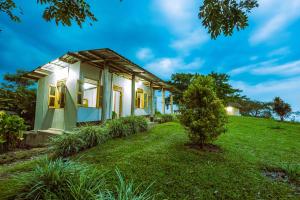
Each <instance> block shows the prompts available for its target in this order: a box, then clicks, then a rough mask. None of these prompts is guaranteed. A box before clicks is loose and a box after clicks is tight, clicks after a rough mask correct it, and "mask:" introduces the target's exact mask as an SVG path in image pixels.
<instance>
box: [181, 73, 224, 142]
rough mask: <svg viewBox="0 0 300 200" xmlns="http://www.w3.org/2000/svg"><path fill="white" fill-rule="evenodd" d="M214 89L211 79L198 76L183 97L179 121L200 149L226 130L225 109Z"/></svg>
mask: <svg viewBox="0 0 300 200" xmlns="http://www.w3.org/2000/svg"><path fill="white" fill-rule="evenodd" d="M214 89H215V88H214V84H213V79H212V78H211V77H206V76H199V77H196V78H195V79H194V80H193V81H192V83H191V84H190V86H189V87H188V89H187V90H186V91H185V92H184V95H183V105H182V108H181V113H182V115H181V117H180V121H181V123H182V124H183V125H184V126H186V127H187V129H188V130H189V138H190V140H191V141H192V143H194V144H197V145H200V146H201V147H203V144H205V143H207V142H210V141H212V140H213V139H215V138H217V137H218V136H219V135H220V134H221V133H223V132H225V130H226V129H225V124H226V122H227V116H226V112H225V108H224V106H223V104H222V102H221V101H220V100H219V99H218V98H217V96H216V93H215V91H214Z"/></svg>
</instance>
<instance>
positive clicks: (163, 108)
mask: <svg viewBox="0 0 300 200" xmlns="http://www.w3.org/2000/svg"><path fill="white" fill-rule="evenodd" d="M161 107H162V114H165V113H166V111H165V109H166V108H165V107H166V106H165V90H164V88H161Z"/></svg>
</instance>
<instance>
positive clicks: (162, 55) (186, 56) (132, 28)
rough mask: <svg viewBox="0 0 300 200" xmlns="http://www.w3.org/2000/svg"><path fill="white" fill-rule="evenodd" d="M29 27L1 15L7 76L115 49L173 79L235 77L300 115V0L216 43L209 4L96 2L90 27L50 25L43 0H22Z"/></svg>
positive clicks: (261, 12) (261, 13) (265, 12)
mask: <svg viewBox="0 0 300 200" xmlns="http://www.w3.org/2000/svg"><path fill="white" fill-rule="evenodd" d="M16 2H18V5H19V6H21V7H22V10H23V13H24V15H22V16H21V17H22V22H21V23H14V22H12V21H10V20H9V19H8V18H7V17H6V16H5V15H3V14H2V13H1V14H0V29H2V30H3V31H2V32H0V49H1V51H0V73H1V74H3V73H6V72H14V71H15V70H16V69H18V68H23V69H28V70H31V69H34V68H35V67H37V66H39V65H42V64H45V63H47V62H49V61H51V60H53V59H55V58H57V57H59V56H61V55H63V54H64V53H66V52H67V51H77V50H86V49H95V48H104V47H108V48H111V49H113V50H115V51H117V52H119V53H120V54H122V55H124V56H126V57H128V58H129V59H131V60H132V61H134V62H135V63H137V64H140V65H141V66H143V67H145V68H146V69H148V70H149V71H151V72H153V73H155V74H156V75H158V76H159V77H161V78H163V79H165V80H167V79H169V77H170V75H171V74H172V73H175V72H192V73H195V72H198V73H202V74H207V73H209V72H211V71H216V72H223V73H228V74H230V75H231V83H232V84H233V85H234V86H235V87H238V88H240V89H242V90H243V91H244V94H245V95H247V96H249V97H251V98H253V99H257V100H262V101H270V100H272V99H273V98H274V96H281V97H282V98H283V99H284V100H286V101H287V102H288V103H290V104H291V105H292V107H293V109H294V110H300V48H299V47H300V12H299V10H300V1H299V0H287V1H285V2H284V3H282V0H259V3H260V7H259V8H257V9H255V10H253V13H252V14H251V15H250V21H249V27H248V28H247V29H246V30H244V31H240V32H236V33H235V34H234V35H233V36H232V37H219V38H218V39H217V40H211V39H210V37H209V35H208V34H207V33H206V30H205V29H204V28H203V27H202V25H201V22H200V20H198V18H197V12H198V8H199V6H200V5H201V3H202V1H201V0H172V1H170V0H139V1H134V2H135V3H132V2H133V1H130V0H124V1H123V2H122V3H120V2H119V1H118V0H110V1H107V0H106V1H105V0H97V1H89V2H90V5H91V7H92V11H93V12H94V13H95V15H96V17H97V18H98V20H99V21H98V22H94V23H93V26H89V25H88V24H85V25H84V26H83V28H82V29H80V28H79V27H77V26H76V25H75V24H74V25H73V26H72V27H63V26H58V27H57V26H56V25H55V24H54V23H49V22H45V21H44V20H43V19H42V18H41V16H42V7H40V6H37V4H36V1H34V0H32V1H26V3H24V1H21V0H17V1H16Z"/></svg>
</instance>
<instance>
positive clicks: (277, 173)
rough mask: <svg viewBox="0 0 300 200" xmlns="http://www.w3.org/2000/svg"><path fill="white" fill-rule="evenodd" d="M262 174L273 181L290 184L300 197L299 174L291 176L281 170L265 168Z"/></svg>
mask: <svg viewBox="0 0 300 200" xmlns="http://www.w3.org/2000/svg"><path fill="white" fill-rule="evenodd" d="M262 174H263V175H264V176H265V177H268V178H270V179H271V180H273V181H279V182H285V183H288V184H290V185H291V186H292V188H293V189H294V190H295V192H296V194H297V195H300V178H299V177H298V174H297V175H296V174H289V173H288V172H287V171H285V170H284V169H281V168H265V169H263V171H262Z"/></svg>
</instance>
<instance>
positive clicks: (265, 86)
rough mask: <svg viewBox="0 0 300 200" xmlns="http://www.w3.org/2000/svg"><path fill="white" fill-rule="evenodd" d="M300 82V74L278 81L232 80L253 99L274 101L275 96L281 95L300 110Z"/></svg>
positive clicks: (235, 85)
mask: <svg viewBox="0 0 300 200" xmlns="http://www.w3.org/2000/svg"><path fill="white" fill-rule="evenodd" d="M299 82H300V76H298V77H294V78H288V79H282V80H276V81H266V82H261V83H257V84H253V85H250V84H247V83H246V82H243V81H231V84H232V85H233V86H234V87H236V88H239V89H241V90H243V93H244V94H246V95H247V96H249V97H250V98H252V99H255V100H260V101H272V100H273V98H274V97H275V96H280V97H282V98H283V99H284V100H285V101H287V102H288V103H290V104H291V105H292V107H293V109H294V110H300V105H299V99H300V93H299Z"/></svg>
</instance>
